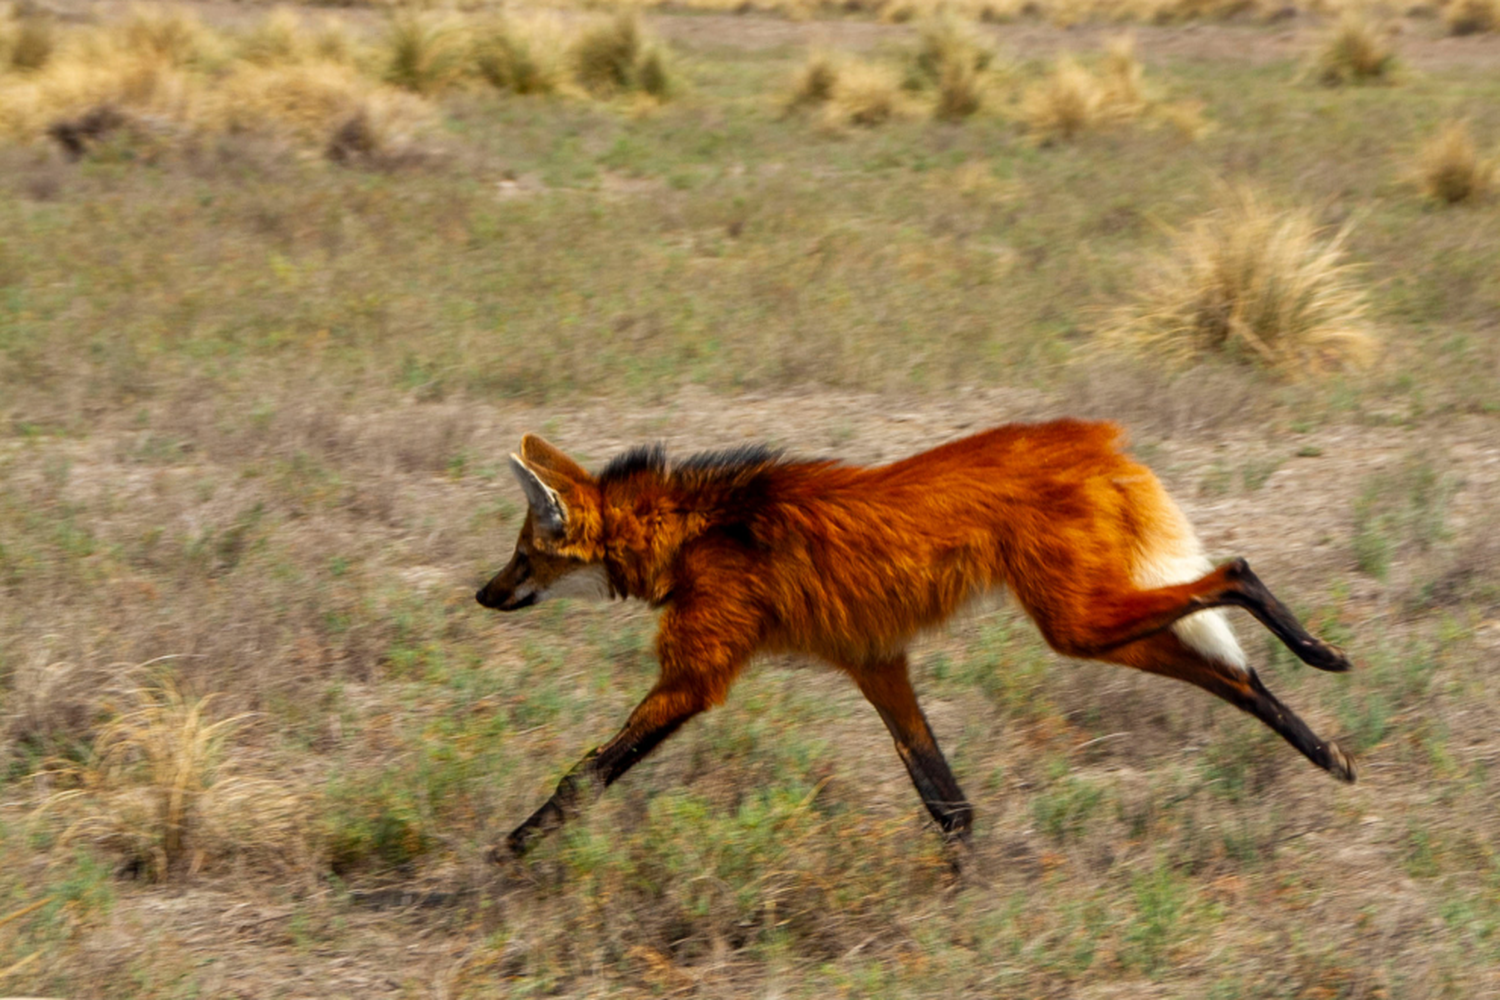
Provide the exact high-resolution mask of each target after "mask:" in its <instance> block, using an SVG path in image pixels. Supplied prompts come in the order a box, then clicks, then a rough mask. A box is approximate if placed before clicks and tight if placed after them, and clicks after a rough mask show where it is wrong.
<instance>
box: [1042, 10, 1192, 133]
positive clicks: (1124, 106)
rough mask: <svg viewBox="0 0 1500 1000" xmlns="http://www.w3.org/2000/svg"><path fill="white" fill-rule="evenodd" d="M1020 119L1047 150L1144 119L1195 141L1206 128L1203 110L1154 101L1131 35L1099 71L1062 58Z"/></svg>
mask: <svg viewBox="0 0 1500 1000" xmlns="http://www.w3.org/2000/svg"><path fill="white" fill-rule="evenodd" d="M1018 113H1019V117H1020V120H1021V123H1022V125H1023V126H1024V127H1025V128H1026V131H1027V132H1028V133H1029V134H1030V135H1031V137H1032V138H1033V139H1034V140H1036V141H1037V142H1040V143H1043V144H1046V143H1051V142H1056V141H1058V140H1064V141H1067V140H1072V139H1075V138H1077V137H1078V136H1079V135H1081V134H1083V133H1085V132H1090V131H1095V130H1098V129H1105V128H1112V127H1115V126H1118V125H1124V124H1128V123H1130V122H1134V121H1138V120H1142V119H1149V120H1150V121H1151V122H1153V123H1154V122H1165V123H1166V124H1169V125H1172V126H1174V127H1175V128H1177V129H1178V130H1179V131H1180V132H1182V133H1183V134H1184V135H1186V136H1189V137H1196V136H1197V135H1198V134H1200V133H1201V132H1203V131H1204V129H1205V128H1206V125H1205V123H1204V121H1203V117H1202V105H1201V104H1195V103H1193V102H1181V101H1177V102H1170V101H1165V100H1161V99H1158V98H1155V97H1153V96H1152V95H1151V93H1150V88H1149V87H1148V86H1147V83H1146V71H1145V68H1144V67H1143V66H1142V65H1141V63H1140V60H1139V59H1137V58H1136V55H1135V40H1134V39H1133V38H1132V37H1130V36H1128V35H1126V36H1122V37H1120V38H1116V39H1114V40H1113V41H1111V42H1110V43H1109V44H1108V45H1107V46H1106V47H1105V52H1104V57H1103V59H1102V60H1101V62H1100V66H1099V69H1098V70H1097V71H1093V70H1090V69H1088V68H1087V67H1085V66H1084V65H1082V64H1080V63H1079V62H1078V61H1077V60H1076V59H1074V58H1073V57H1071V56H1067V55H1064V56H1061V57H1059V59H1058V60H1057V62H1056V63H1055V64H1054V65H1053V67H1052V71H1051V72H1050V73H1048V74H1047V76H1046V77H1044V78H1043V79H1041V80H1039V81H1037V82H1035V83H1033V84H1032V85H1031V86H1030V87H1028V88H1027V89H1026V90H1025V91H1024V92H1023V93H1022V95H1021V101H1020V105H1019V109H1018Z"/></svg>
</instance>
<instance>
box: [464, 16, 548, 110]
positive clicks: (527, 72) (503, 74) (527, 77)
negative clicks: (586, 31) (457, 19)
mask: <svg viewBox="0 0 1500 1000" xmlns="http://www.w3.org/2000/svg"><path fill="white" fill-rule="evenodd" d="M471 46H472V48H471V59H472V61H473V65H474V70H475V72H477V73H478V74H479V76H480V78H481V79H483V80H484V81H485V82H486V83H488V84H489V85H490V86H492V87H494V88H495V89H496V90H501V91H506V92H508V93H512V94H551V93H555V92H557V91H558V90H559V89H561V88H562V86H563V84H564V83H565V82H566V80H567V59H566V47H567V42H566V35H565V34H564V31H563V29H562V28H561V26H560V25H559V24H558V23H557V22H556V21H555V20H553V19H551V18H540V17H532V18H526V19H520V18H510V17H497V18H494V19H492V20H490V21H488V22H487V23H484V24H482V25H480V27H479V28H478V29H477V30H476V31H475V33H474V37H473V40H472V43H471Z"/></svg>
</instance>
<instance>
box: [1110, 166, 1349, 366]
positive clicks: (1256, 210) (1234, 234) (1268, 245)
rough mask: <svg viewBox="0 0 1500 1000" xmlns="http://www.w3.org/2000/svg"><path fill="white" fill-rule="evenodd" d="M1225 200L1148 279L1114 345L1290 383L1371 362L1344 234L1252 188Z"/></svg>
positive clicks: (1176, 240)
mask: <svg viewBox="0 0 1500 1000" xmlns="http://www.w3.org/2000/svg"><path fill="white" fill-rule="evenodd" d="M1224 199H1225V201H1226V202H1227V203H1226V204H1225V205H1224V207H1223V208H1221V209H1219V210H1218V211H1216V212H1214V213H1212V214H1210V215H1208V216H1205V217H1204V218H1201V219H1198V220H1196V221H1194V222H1193V223H1192V224H1190V225H1189V226H1188V227H1187V228H1185V229H1182V230H1180V231H1179V232H1177V233H1176V234H1175V235H1174V237H1173V241H1172V249H1171V250H1170V251H1169V252H1168V253H1167V254H1165V255H1162V256H1159V257H1157V258H1156V260H1155V261H1153V262H1152V263H1151V264H1150V265H1149V266H1148V267H1147V268H1145V269H1144V270H1143V271H1142V273H1141V275H1140V278H1139V280H1138V283H1137V289H1138V291H1137V293H1136V300H1135V302H1134V304H1133V305H1131V306H1130V307H1128V308H1127V309H1126V310H1125V311H1124V312H1123V313H1122V314H1121V316H1120V317H1119V318H1118V319H1117V321H1116V325H1115V326H1114V327H1113V329H1112V331H1111V337H1112V338H1113V339H1115V340H1116V341H1124V342H1127V343H1129V344H1130V345H1131V346H1133V347H1134V348H1135V349H1137V350H1139V351H1141V352H1143V353H1146V354H1149V355H1150V356H1151V357H1153V358H1154V359H1157V360H1160V361H1164V362H1168V363H1175V364H1184V363H1188V362H1191V361H1195V360H1201V359H1202V358H1203V357H1204V356H1205V355H1212V354H1219V355H1225V354H1227V355H1229V356H1231V357H1238V358H1242V359H1245V360H1247V361H1253V362H1256V363H1258V364H1261V365H1264V366H1265V367H1266V368H1268V369H1270V370H1272V371H1275V372H1277V373H1279V374H1281V375H1284V376H1288V377H1301V376H1305V375H1317V374H1327V373H1329V372H1335V371H1346V370H1348V369H1349V368H1351V367H1357V366H1359V365H1362V364H1364V363H1366V362H1368V361H1369V360H1370V359H1371V358H1372V357H1373V355H1374V352H1375V339H1374V337H1373V335H1372V333H1371V332H1370V329H1369V324H1368V320H1367V315H1368V308H1369V307H1368V299H1367V296H1366V293H1365V291H1364V290H1363V288H1362V287H1361V286H1360V284H1359V283H1358V281H1357V279H1356V277H1355V268H1354V266H1353V265H1352V264H1350V263H1349V262H1348V260H1347V259H1346V245H1347V243H1348V238H1349V231H1348V229H1347V227H1346V228H1345V229H1343V230H1341V231H1338V232H1335V233H1332V234H1329V233H1327V232H1326V231H1325V230H1324V229H1323V228H1322V227H1320V226H1319V225H1318V224H1317V222H1316V220H1315V219H1314V217H1313V215H1312V213H1310V212H1307V211H1305V210H1296V209H1294V210H1289V211H1278V210H1277V209H1275V208H1273V207H1272V206H1270V205H1269V204H1268V203H1267V202H1266V200H1265V198H1264V197H1263V196H1261V195H1259V194H1257V193H1255V192H1253V191H1251V190H1248V189H1239V190H1234V191H1226V192H1225V193H1224Z"/></svg>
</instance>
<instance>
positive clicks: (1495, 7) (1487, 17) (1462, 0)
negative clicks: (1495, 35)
mask: <svg viewBox="0 0 1500 1000" xmlns="http://www.w3.org/2000/svg"><path fill="white" fill-rule="evenodd" d="M1443 24H1444V25H1445V26H1446V27H1447V29H1448V33H1449V34H1450V35H1477V34H1482V33H1484V32H1489V31H1500V0H1449V2H1448V3H1447V4H1446V5H1445V6H1444V7H1443Z"/></svg>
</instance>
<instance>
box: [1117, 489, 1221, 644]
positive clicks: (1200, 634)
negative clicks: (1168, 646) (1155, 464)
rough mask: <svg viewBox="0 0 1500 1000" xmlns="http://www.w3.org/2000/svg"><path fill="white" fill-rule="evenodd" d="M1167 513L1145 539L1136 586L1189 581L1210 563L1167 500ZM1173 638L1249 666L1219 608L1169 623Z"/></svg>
mask: <svg viewBox="0 0 1500 1000" xmlns="http://www.w3.org/2000/svg"><path fill="white" fill-rule="evenodd" d="M1166 502H1167V503H1168V504H1169V505H1171V513H1172V514H1173V515H1175V516H1174V517H1173V518H1172V519H1171V520H1168V521H1167V523H1165V524H1162V525H1160V526H1159V529H1158V531H1157V533H1156V534H1155V535H1154V537H1152V538H1149V539H1148V540H1147V548H1146V550H1145V551H1143V552H1142V553H1141V554H1140V560H1139V561H1138V562H1137V563H1136V566H1135V570H1134V572H1133V573H1132V574H1131V577H1132V579H1133V581H1134V583H1135V585H1136V586H1137V587H1141V588H1149V587H1165V586H1169V585H1171V584H1174V583H1190V582H1192V581H1193V580H1196V579H1198V578H1199V577H1201V576H1202V575H1203V574H1205V573H1207V572H1208V571H1209V570H1211V569H1213V568H1214V567H1213V563H1211V562H1209V561H1208V557H1207V556H1205V555H1204V554H1203V547H1202V546H1201V545H1200V544H1199V543H1198V536H1197V535H1195V534H1194V533H1193V528H1192V525H1190V524H1188V521H1187V518H1186V517H1184V516H1183V514H1182V511H1180V510H1178V509H1177V507H1176V505H1175V504H1172V502H1171V501H1170V500H1167V501H1166ZM1172 631H1173V632H1175V633H1176V634H1177V638H1179V639H1181V640H1182V641H1183V642H1184V643H1186V644H1187V645H1189V646H1191V647H1192V648H1193V649H1196V650H1197V651H1198V652H1200V653H1202V654H1204V655H1205V656H1210V657H1212V658H1213V659H1215V660H1218V661H1219V662H1220V663H1223V664H1226V665H1228V666H1231V667H1234V668H1236V669H1238V670H1244V669H1246V668H1247V667H1248V666H1249V663H1248V661H1247V660H1246V659H1245V651H1244V650H1243V649H1241V648H1240V643H1239V640H1238V639H1236V638H1235V637H1234V629H1233V628H1231V627H1230V625H1229V618H1228V616H1226V615H1225V614H1224V612H1223V610H1222V609H1220V608H1210V609H1208V610H1205V611H1197V612H1194V613H1193V614H1191V615H1188V616H1187V617H1186V618H1183V619H1180V620H1179V621H1178V622H1177V624H1175V625H1173V626H1172Z"/></svg>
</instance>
